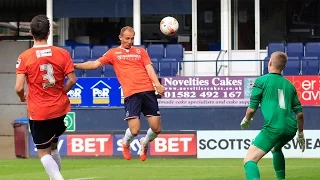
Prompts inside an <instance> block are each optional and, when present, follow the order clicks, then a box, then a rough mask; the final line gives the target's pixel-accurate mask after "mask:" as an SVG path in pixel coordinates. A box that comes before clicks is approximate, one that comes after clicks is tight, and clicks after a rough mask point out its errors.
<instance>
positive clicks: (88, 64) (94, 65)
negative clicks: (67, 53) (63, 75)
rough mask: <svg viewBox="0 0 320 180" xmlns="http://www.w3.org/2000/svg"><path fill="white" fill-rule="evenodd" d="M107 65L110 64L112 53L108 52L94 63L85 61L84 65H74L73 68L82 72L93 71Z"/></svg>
mask: <svg viewBox="0 0 320 180" xmlns="http://www.w3.org/2000/svg"><path fill="white" fill-rule="evenodd" d="M107 64H112V51H110V50H109V51H108V52H106V53H105V54H104V55H103V56H102V57H100V58H99V59H97V60H95V61H87V62H85V63H78V64H74V68H75V69H82V70H94V69H97V68H99V67H101V66H104V65H107Z"/></svg>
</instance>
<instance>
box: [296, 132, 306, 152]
mask: <svg viewBox="0 0 320 180" xmlns="http://www.w3.org/2000/svg"><path fill="white" fill-rule="evenodd" d="M297 141H298V143H299V145H300V147H301V150H302V152H304V150H305V148H306V140H305V139H304V134H303V132H298V133H297Z"/></svg>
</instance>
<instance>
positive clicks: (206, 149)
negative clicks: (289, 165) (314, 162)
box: [197, 130, 320, 158]
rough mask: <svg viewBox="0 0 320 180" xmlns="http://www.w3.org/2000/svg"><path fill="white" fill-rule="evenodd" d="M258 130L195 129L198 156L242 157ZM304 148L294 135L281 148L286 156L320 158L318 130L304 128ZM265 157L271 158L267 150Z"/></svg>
mask: <svg viewBox="0 0 320 180" xmlns="http://www.w3.org/2000/svg"><path fill="white" fill-rule="evenodd" d="M259 132H260V131H258V130H243V131H241V130H234V131H197V154H198V155H197V156H198V158H244V157H245V155H246V153H247V151H248V148H249V146H250V144H251V142H252V141H253V139H254V138H255V137H256V135H258V133H259ZM304 135H305V138H306V150H305V151H304V152H303V153H302V152H301V148H300V146H299V144H298V142H297V140H296V137H295V138H294V139H292V140H291V141H289V142H288V143H287V144H286V145H285V146H284V147H283V148H282V149H283V153H284V156H285V157H286V158H320V130H305V131H304ZM265 157H266V158H271V157H272V153H271V152H269V153H268V154H267V155H266V156H265Z"/></svg>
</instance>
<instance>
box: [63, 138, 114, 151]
mask: <svg viewBox="0 0 320 180" xmlns="http://www.w3.org/2000/svg"><path fill="white" fill-rule="evenodd" d="M67 142H68V143H67V155H68V156H112V154H113V139H112V135H111V134H81V135H80V134H78V135H68V136H67Z"/></svg>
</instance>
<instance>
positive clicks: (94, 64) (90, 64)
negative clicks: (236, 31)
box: [74, 60, 102, 70]
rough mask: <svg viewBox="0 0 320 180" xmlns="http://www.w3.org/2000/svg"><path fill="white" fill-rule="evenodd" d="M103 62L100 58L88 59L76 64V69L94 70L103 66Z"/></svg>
mask: <svg viewBox="0 0 320 180" xmlns="http://www.w3.org/2000/svg"><path fill="white" fill-rule="evenodd" d="M101 66H102V64H101V62H100V61H99V60H95V61H87V62H84V63H78V64H74V68H75V69H83V70H94V69H97V68H99V67H101Z"/></svg>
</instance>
